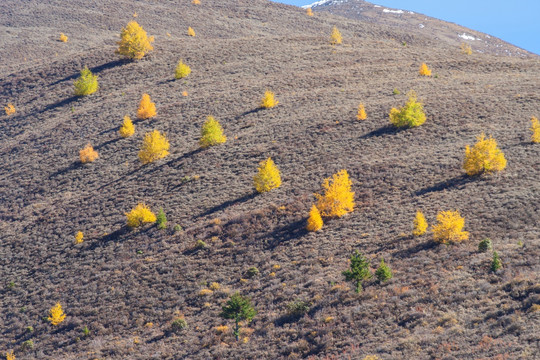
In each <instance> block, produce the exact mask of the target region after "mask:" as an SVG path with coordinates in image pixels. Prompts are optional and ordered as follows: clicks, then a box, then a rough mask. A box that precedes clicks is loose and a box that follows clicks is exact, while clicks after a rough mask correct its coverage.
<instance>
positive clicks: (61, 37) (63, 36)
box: [60, 33, 68, 42]
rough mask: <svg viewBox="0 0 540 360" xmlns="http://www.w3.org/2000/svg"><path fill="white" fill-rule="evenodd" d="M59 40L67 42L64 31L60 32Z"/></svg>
mask: <svg viewBox="0 0 540 360" xmlns="http://www.w3.org/2000/svg"><path fill="white" fill-rule="evenodd" d="M60 41H61V42H67V41H68V37H67V36H66V35H64V33H60Z"/></svg>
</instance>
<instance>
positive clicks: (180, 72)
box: [174, 60, 191, 80]
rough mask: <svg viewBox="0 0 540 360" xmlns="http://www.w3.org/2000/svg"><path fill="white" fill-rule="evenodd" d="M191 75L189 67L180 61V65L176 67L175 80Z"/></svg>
mask: <svg viewBox="0 0 540 360" xmlns="http://www.w3.org/2000/svg"><path fill="white" fill-rule="evenodd" d="M189 74H191V68H190V67H189V65H187V64H185V63H184V62H183V61H182V60H180V61H178V65H176V69H175V70H174V78H175V79H177V80H178V79H183V78H185V77H186V76H188V75H189Z"/></svg>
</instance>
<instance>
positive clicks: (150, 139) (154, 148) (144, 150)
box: [139, 130, 169, 164]
mask: <svg viewBox="0 0 540 360" xmlns="http://www.w3.org/2000/svg"><path fill="white" fill-rule="evenodd" d="M168 150H169V140H167V138H166V137H165V135H161V134H160V132H159V131H157V130H154V131H151V132H148V133H146V134H145V135H144V140H143V143H142V146H141V150H140V151H139V160H141V162H142V163H143V164H148V163H151V162H153V161H155V160H159V159H161V158H164V157H165V156H167V155H169V151H168Z"/></svg>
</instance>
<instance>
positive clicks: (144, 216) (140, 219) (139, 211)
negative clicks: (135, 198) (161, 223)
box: [126, 203, 157, 228]
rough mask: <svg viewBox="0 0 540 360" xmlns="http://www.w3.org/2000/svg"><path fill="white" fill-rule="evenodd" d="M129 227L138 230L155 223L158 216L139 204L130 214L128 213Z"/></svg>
mask: <svg viewBox="0 0 540 360" xmlns="http://www.w3.org/2000/svg"><path fill="white" fill-rule="evenodd" d="M126 219H127V226H129V227H130V228H136V227H139V226H142V225H143V224H145V223H155V222H156V220H157V218H156V215H155V214H154V213H153V212H152V211H151V210H150V208H149V207H148V206H146V205H145V204H142V203H139V204H137V206H136V207H134V208H133V209H132V210H131V211H130V212H129V213H126Z"/></svg>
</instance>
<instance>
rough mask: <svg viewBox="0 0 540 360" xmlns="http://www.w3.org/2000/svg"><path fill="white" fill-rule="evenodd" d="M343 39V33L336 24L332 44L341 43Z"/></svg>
mask: <svg viewBox="0 0 540 360" xmlns="http://www.w3.org/2000/svg"><path fill="white" fill-rule="evenodd" d="M342 41H343V37H342V36H341V33H340V32H339V30H338V28H337V27H335V26H334V28H333V29H332V33H331V34H330V44H332V45H338V44H341V42H342Z"/></svg>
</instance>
